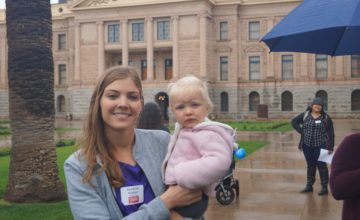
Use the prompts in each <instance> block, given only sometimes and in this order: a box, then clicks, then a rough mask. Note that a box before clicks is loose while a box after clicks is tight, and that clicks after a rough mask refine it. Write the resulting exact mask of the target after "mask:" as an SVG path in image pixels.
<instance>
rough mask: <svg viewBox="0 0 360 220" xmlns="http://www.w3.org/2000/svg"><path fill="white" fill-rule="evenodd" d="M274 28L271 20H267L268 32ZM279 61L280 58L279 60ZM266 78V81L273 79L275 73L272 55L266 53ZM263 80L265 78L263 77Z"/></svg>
mask: <svg viewBox="0 0 360 220" xmlns="http://www.w3.org/2000/svg"><path fill="white" fill-rule="evenodd" d="M273 26H274V21H273V19H272V18H270V19H268V20H267V28H268V31H270V30H271V28H272V27H273ZM280 60H281V58H280ZM266 72H267V74H266V78H267V79H275V71H274V53H267V68H266ZM264 78H265V77H264Z"/></svg>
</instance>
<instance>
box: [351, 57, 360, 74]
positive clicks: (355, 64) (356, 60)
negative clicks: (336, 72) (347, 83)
mask: <svg viewBox="0 0 360 220" xmlns="http://www.w3.org/2000/svg"><path fill="white" fill-rule="evenodd" d="M351 78H360V55H352V56H351Z"/></svg>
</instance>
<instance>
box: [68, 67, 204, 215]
mask: <svg viewBox="0 0 360 220" xmlns="http://www.w3.org/2000/svg"><path fill="white" fill-rule="evenodd" d="M143 102H144V99H143V94H142V87H141V81H140V79H139V77H138V74H137V73H136V72H135V71H134V70H133V69H131V68H126V67H113V68H111V69H109V70H107V71H106V72H105V74H104V75H103V76H102V77H101V78H100V79H99V80H98V82H97V84H96V86H95V89H94V92H93V94H92V97H91V102H90V107H89V112H88V115H87V118H86V120H85V123H84V134H83V136H82V139H81V142H80V143H81V144H80V146H81V148H80V150H79V151H77V152H75V153H74V154H73V155H71V156H70V157H69V158H68V159H67V160H66V162H65V165H64V167H65V175H66V182H67V191H68V197H69V203H70V207H71V211H72V214H73V216H74V218H75V219H141V220H143V219H159V220H160V219H169V218H170V217H176V216H179V215H178V214H177V213H176V212H173V211H171V210H172V209H173V208H174V207H177V206H183V205H188V204H191V203H194V202H195V201H198V200H200V199H201V191H196V190H187V189H184V188H181V187H179V186H172V187H169V188H168V189H167V190H166V191H165V192H164V190H165V186H164V184H163V183H162V177H161V164H162V161H163V159H164V157H165V155H166V149H167V144H168V142H169V134H168V133H166V132H163V131H153V130H139V129H135V126H136V124H137V120H138V116H139V114H140V112H141V109H142V106H143Z"/></svg>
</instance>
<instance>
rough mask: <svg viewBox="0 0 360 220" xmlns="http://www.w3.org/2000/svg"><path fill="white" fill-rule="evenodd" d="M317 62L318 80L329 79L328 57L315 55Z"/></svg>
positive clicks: (316, 72)
mask: <svg viewBox="0 0 360 220" xmlns="http://www.w3.org/2000/svg"><path fill="white" fill-rule="evenodd" d="M315 62H316V64H315V65H316V70H315V74H316V79H326V78H327V71H328V64H327V63H328V61H327V55H323V54H317V55H315Z"/></svg>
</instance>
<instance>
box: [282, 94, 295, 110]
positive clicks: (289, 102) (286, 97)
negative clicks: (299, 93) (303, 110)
mask: <svg viewBox="0 0 360 220" xmlns="http://www.w3.org/2000/svg"><path fill="white" fill-rule="evenodd" d="M292 110H293V95H292V93H291V92H289V91H285V92H283V93H282V94H281V111H292Z"/></svg>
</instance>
